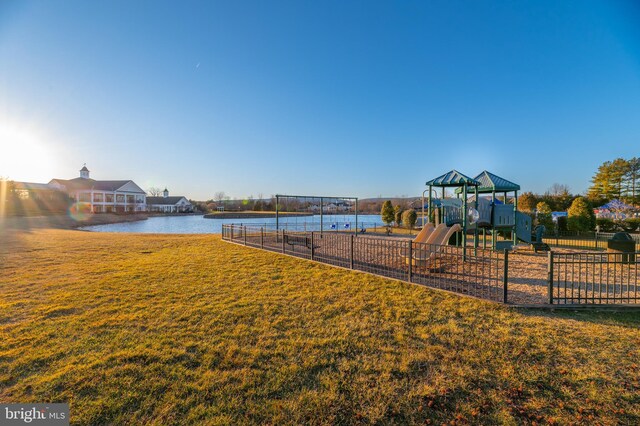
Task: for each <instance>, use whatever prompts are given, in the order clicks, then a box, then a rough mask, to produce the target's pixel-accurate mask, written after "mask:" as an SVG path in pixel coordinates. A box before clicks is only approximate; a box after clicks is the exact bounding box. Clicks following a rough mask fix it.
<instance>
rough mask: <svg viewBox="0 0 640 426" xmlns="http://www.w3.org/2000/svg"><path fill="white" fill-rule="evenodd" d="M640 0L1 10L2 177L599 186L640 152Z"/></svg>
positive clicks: (208, 193)
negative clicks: (455, 175)
mask: <svg viewBox="0 0 640 426" xmlns="http://www.w3.org/2000/svg"><path fill="white" fill-rule="evenodd" d="M638 22H640V5H639V4H638V3H637V2H633V1H602V2H594V1H576V2H569V1H518V2H516V1H497V2H488V1H486V2H477V1H468V2H467V1H452V0H448V1H419V2H391V1H389V2H371V1H357V2H356V1H349V2H345V1H321V2H318V1H316V2H311V1H291V2H288V1H258V2H253V1H224V2H223V1H205V2H193V1H186V2H177V1H176V2H163V1H122V2H118V1H94V2H86V1H77V2H76V1H13V0H5V1H2V2H0V138H1V139H0V144H1V146H2V151H3V152H4V154H5V155H2V156H1V157H0V176H8V177H10V178H13V179H16V180H27V181H48V180H49V178H51V177H59V178H71V177H75V176H76V175H77V173H78V172H77V171H78V169H79V168H80V167H81V166H82V164H83V163H87V165H88V167H89V168H90V169H91V171H92V177H94V178H96V179H133V180H135V181H136V182H137V183H138V184H140V185H141V186H142V187H144V188H148V187H150V186H161V187H164V186H167V187H168V188H169V189H170V190H171V192H172V193H173V194H182V195H186V196H189V197H191V198H196V199H206V198H210V197H212V196H213V194H214V192H216V191H225V192H226V193H227V194H229V195H230V196H232V197H245V196H249V195H254V196H257V195H258V194H264V195H265V196H269V195H271V194H275V193H295V194H322V195H353V196H359V197H368V196H378V195H386V196H393V195H401V194H406V195H419V194H420V193H421V192H422V190H423V184H424V182H425V181H426V180H428V179H430V178H433V177H435V176H437V175H439V174H442V173H444V172H446V171H448V170H450V169H453V168H455V169H458V170H460V171H461V172H463V173H467V174H469V175H474V174H476V173H479V172H480V171H482V170H484V169H488V170H490V171H493V172H494V173H496V174H498V175H501V176H503V177H505V178H507V179H510V180H512V181H515V182H517V183H519V184H520V185H521V186H522V187H523V190H531V191H538V192H542V191H544V190H546V189H547V188H548V187H549V186H551V185H552V184H553V183H554V182H559V183H565V184H567V185H569V186H570V188H571V189H572V190H573V191H574V192H581V191H584V190H585V189H586V188H587V186H588V184H589V179H590V177H591V176H592V175H593V173H594V171H595V170H596V168H597V166H598V165H599V164H600V163H602V162H603V161H604V160H608V159H613V158H616V157H619V156H622V157H625V158H629V157H632V156H638V155H640V26H639V25H638V24H637V23H638Z"/></svg>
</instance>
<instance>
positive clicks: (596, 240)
mask: <svg viewBox="0 0 640 426" xmlns="http://www.w3.org/2000/svg"><path fill="white" fill-rule="evenodd" d="M597 249H598V233H597V232H596V250H597Z"/></svg>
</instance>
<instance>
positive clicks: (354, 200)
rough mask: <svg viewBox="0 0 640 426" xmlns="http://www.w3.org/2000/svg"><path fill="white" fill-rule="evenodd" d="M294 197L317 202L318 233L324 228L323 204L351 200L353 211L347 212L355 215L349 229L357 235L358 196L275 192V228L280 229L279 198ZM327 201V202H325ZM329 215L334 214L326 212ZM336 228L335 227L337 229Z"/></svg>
mask: <svg viewBox="0 0 640 426" xmlns="http://www.w3.org/2000/svg"><path fill="white" fill-rule="evenodd" d="M289 198H292V199H295V200H304V201H305V202H307V201H308V200H314V201H315V202H319V206H318V209H319V214H320V233H322V232H323V230H324V216H325V215H327V213H325V211H324V210H325V206H327V205H328V204H331V203H332V202H335V201H351V202H352V203H353V204H352V206H353V207H354V209H355V211H353V212H349V214H353V215H355V226H353V227H352V228H351V229H350V230H353V232H354V233H355V234H356V235H357V234H358V197H332V196H326V195H322V196H315V195H289V194H276V195H275V199H276V229H280V207H281V206H280V200H281V199H289ZM325 202H327V204H325ZM283 213H284V212H283ZM328 215H331V216H335V214H328ZM337 230H338V229H336V231H337Z"/></svg>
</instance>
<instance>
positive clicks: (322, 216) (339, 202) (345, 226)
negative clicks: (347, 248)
mask: <svg viewBox="0 0 640 426" xmlns="http://www.w3.org/2000/svg"><path fill="white" fill-rule="evenodd" d="M275 199H276V229H277V230H279V229H281V228H286V229H290V230H294V231H320V232H321V233H322V232H324V231H336V232H338V231H349V232H351V231H352V232H358V225H359V223H358V198H357V197H330V196H311V195H287V194H276V196H275ZM285 218H286V220H285ZM299 219H300V221H299ZM292 222H293V223H292Z"/></svg>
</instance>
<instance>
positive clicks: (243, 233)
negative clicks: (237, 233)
mask: <svg viewBox="0 0 640 426" xmlns="http://www.w3.org/2000/svg"><path fill="white" fill-rule="evenodd" d="M242 235H243V236H244V245H245V246H246V245H247V225H244V226H243V227H242Z"/></svg>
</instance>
